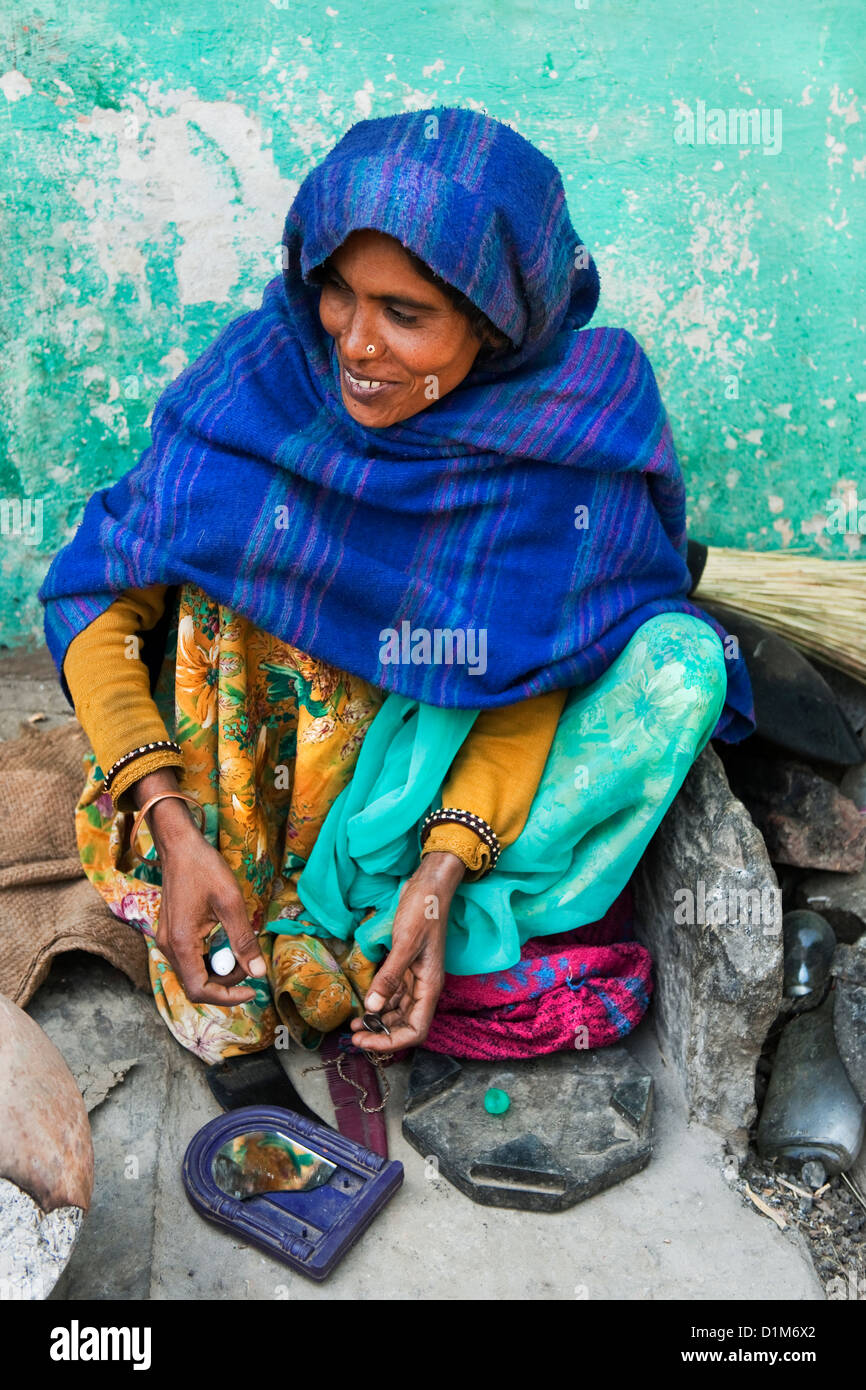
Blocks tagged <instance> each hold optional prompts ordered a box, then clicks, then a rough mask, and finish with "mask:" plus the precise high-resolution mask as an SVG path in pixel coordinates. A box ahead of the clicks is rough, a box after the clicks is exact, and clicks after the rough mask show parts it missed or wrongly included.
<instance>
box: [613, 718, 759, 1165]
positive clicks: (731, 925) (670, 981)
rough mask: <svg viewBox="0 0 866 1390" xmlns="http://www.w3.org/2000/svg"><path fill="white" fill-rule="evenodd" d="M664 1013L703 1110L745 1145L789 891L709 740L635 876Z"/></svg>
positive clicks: (659, 1012)
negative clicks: (780, 882) (779, 880)
mask: <svg viewBox="0 0 866 1390" xmlns="http://www.w3.org/2000/svg"><path fill="white" fill-rule="evenodd" d="M633 887H634V893H635V908H636V919H637V932H638V935H639V936H640V938H641V940H643V941H644V942H645V944H646V945H647V946H648V948H649V950H650V953H651V955H652V957H653V961H654V963H655V981H656V993H655V1003H654V1018H655V1026H656V1030H657V1032H658V1034H659V1040H660V1042H661V1046H662V1050H663V1051H664V1053H665V1054H666V1056H667V1057H668V1059H669V1061H671V1062H672V1063H673V1064H674V1066H675V1067H676V1068H677V1071H678V1073H679V1075H680V1078H681V1082H682V1085H683V1088H684V1090H685V1093H686V1098H687V1101H688V1105H689V1111H690V1115H691V1117H692V1118H695V1119H698V1120H701V1121H702V1122H703V1123H705V1124H707V1125H708V1126H710V1127H711V1128H712V1129H714V1130H716V1132H717V1133H719V1134H721V1135H723V1136H724V1137H725V1139H726V1140H727V1141H728V1143H729V1145H730V1146H731V1147H732V1148H734V1149H735V1150H737V1151H739V1152H741V1153H742V1152H744V1151H745V1148H746V1144H747V1130H748V1127H749V1125H750V1123H751V1121H752V1119H753V1118H754V1115H755V1067H756V1064H757V1061H758V1057H759V1056H760V1053H761V1049H762V1047H763V1044H764V1039H765V1038H766V1035H767V1031H768V1029H769V1027H770V1024H771V1023H772V1022H773V1019H774V1018H775V1016H776V1014H777V1013H778V1010H779V1007H780V1004H781V1000H782V905H781V893H780V890H779V887H778V883H777V881H776V876H775V874H774V873H773V869H772V866H771V864H770V861H769V858H768V856H767V851H766V847H765V845H764V842H763V840H762V838H761V835H760V833H759V832H758V830H757V829H756V827H755V826H754V824H753V823H752V821H751V819H750V818H749V815H748V812H747V811H746V809H745V807H744V806H743V805H742V804H741V803H740V802H739V801H738V800H737V799H736V798H735V797H734V796H733V795H732V793H731V789H730V787H729V784H728V780H727V778H726V776H725V772H724V769H723V767H722V764H721V761H720V759H719V757H718V755H717V754H716V753H715V751H714V750H713V749H712V747H711V746H709V745H708V746H707V747H706V748H705V749H704V751H703V753H702V754H701V755H700V757H699V758H698V759H697V760H696V762H695V763H694V764H693V765H692V767H691V769H690V771H689V774H688V776H687V777H686V780H685V782H684V783H683V785H682V787H681V788H680V791H679V792H678V794H677V796H676V797H675V798H674V801H673V803H672V804H671V807H670V809H669V811H668V813H667V815H666V816H665V818H664V820H663V821H662V823H661V825H660V826H659V828H658V830H657V831H656V833H655V835H654V836H653V839H652V841H651V842H650V844H649V846H648V847H647V850H646V852H645V853H644V855H643V858H642V860H641V862H640V864H639V865H638V868H637V869H636V871H635V875H634V878H633Z"/></svg>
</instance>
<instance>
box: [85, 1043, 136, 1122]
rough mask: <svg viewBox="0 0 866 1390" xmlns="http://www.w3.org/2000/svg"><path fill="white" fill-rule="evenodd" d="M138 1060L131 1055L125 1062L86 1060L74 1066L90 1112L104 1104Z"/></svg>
mask: <svg viewBox="0 0 866 1390" xmlns="http://www.w3.org/2000/svg"><path fill="white" fill-rule="evenodd" d="M137 1061H138V1058H137V1057H131V1058H129V1059H128V1060H126V1061H123V1062H119V1061H113V1062H84V1063H81V1064H80V1065H78V1066H76V1067H75V1068H74V1075H75V1080H76V1083H77V1085H78V1089H79V1090H80V1092H81V1094H82V1096H83V1098H84V1104H85V1105H86V1106H87V1111H88V1114H89V1113H90V1111H91V1110H95V1109H96V1107H97V1105H101V1104H102V1102H103V1101H104V1100H105V1097H106V1096H107V1095H108V1093H109V1091H112V1090H113V1089H114V1087H115V1086H118V1085H119V1084H120V1082H121V1081H122V1080H123V1078H124V1077H125V1076H126V1073H127V1072H128V1071H131V1070H132V1068H133V1067H134V1066H135V1064H136V1062H137Z"/></svg>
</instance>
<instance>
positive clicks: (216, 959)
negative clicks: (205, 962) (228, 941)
mask: <svg viewBox="0 0 866 1390" xmlns="http://www.w3.org/2000/svg"><path fill="white" fill-rule="evenodd" d="M210 968H211V970H212V971H213V973H214V974H215V975H230V974H231V973H232V971H233V970H234V968H235V958H234V956H233V954H232V951H231V947H230V946H220V947H219V948H218V949H217V950H216V951H214V953H213V955H212V956H211V958H210Z"/></svg>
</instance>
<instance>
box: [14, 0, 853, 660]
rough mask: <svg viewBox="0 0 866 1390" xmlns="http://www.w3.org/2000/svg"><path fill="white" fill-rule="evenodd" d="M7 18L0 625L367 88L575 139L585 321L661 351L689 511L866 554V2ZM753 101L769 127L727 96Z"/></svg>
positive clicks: (706, 533) (33, 609)
mask: <svg viewBox="0 0 866 1390" xmlns="http://www.w3.org/2000/svg"><path fill="white" fill-rule="evenodd" d="M0 26H2V34H0V181H2V185H3V188H4V193H5V194H6V199H5V202H6V207H7V211H6V214H5V217H4V234H3V237H2V242H0V246H2V250H0V255H2V258H3V264H2V275H0V300H2V308H0V335H2V336H0V349H2V387H0V390H2V397H0V409H2V414H0V439H2V444H0V505H2V507H3V512H2V518H0V520H2V542H3V548H2V556H3V560H2V567H0V590H2V613H3V626H2V630H0V640H2V641H4V642H6V643H8V644H10V645H16V644H19V643H22V642H25V641H30V640H31V639H32V638H34V637H40V636H41V611H40V606H39V604H38V601H37V599H36V590H37V587H38V585H39V582H40V581H41V578H42V575H43V574H44V571H45V569H46V567H47V563H48V559H49V557H50V556H51V555H52V554H53V553H54V551H55V550H56V549H57V548H58V547H59V546H60V545H61V544H62V543H63V542H64V541H65V540H66V539H67V538H68V537H69V536H70V535H71V534H72V531H73V530H74V528H75V526H76V524H77V522H78V520H79V518H80V515H81V512H82V510H83V506H84V503H85V501H86V499H87V497H88V496H89V495H90V493H91V492H92V491H93V489H94V488H96V487H98V486H101V485H103V484H105V483H107V482H110V481H112V480H113V479H115V478H117V477H119V476H120V475H121V474H122V473H124V472H125V471H126V470H127V469H128V468H129V467H130V466H131V465H132V463H133V462H134V461H135V458H136V457H137V454H138V452H139V450H140V449H142V448H143V447H145V445H146V444H147V442H148V433H147V422H148V418H149V414H150V410H151V408H152V405H153V402H154V400H155V398H156V396H157V395H158V394H159V392H160V390H161V389H162V388H163V387H164V386H165V385H166V384H167V383H168V382H169V381H170V380H171V379H172V378H173V377H174V376H175V375H176V374H177V373H178V371H180V370H181V368H182V367H183V366H184V365H185V363H186V362H187V361H189V360H191V359H192V358H194V357H195V356H196V355H197V354H198V353H199V352H200V351H201V350H202V349H203V348H204V347H205V345H206V344H207V343H208V341H209V340H210V339H211V338H212V337H213V336H214V334H215V333H216V332H217V331H218V330H219V329H220V328H221V327H222V325H223V324H225V323H226V322H227V321H228V320H229V319H231V318H233V317H234V316H236V315H237V314H239V313H241V312H242V311H243V310H245V309H246V308H247V307H249V306H252V305H256V304H257V303H258V302H259V299H260V296H261V292H262V289H263V287H264V284H265V283H266V281H267V280H268V279H269V278H271V276H272V275H273V274H274V273H275V272H276V270H277V268H278V246H279V239H280V234H281V230H282V223H283V219H284V216H285V212H286V209H287V207H288V204H289V202H290V200H291V197H292V195H293V193H294V191H295V189H296V188H297V186H298V183H299V182H300V180H301V178H302V177H303V175H304V174H305V173H306V171H307V170H308V169H309V168H310V167H311V166H312V165H313V164H314V163H315V162H316V161H317V160H318V159H320V158H321V157H322V156H323V155H324V154H325V153H326V152H327V150H328V149H329V148H330V147H331V145H332V144H333V143H334V142H335V140H336V139H337V138H338V136H339V135H340V133H341V132H342V131H343V130H344V129H345V128H346V127H347V126H348V125H349V124H351V122H352V121H353V120H356V119H358V118H359V117H363V116H370V115H384V114H387V113H389V112H393V111H398V110H402V109H405V108H415V107H420V106H427V105H430V104H431V103H436V102H444V103H450V104H459V105H466V106H473V107H476V108H485V109H487V110H488V111H490V113H491V114H492V115H495V116H498V117H500V118H501V119H504V120H509V121H512V122H513V123H514V124H515V125H516V126H517V128H518V129H519V130H521V131H522V132H523V134H525V135H526V136H528V137H529V139H531V140H533V141H534V142H535V143H536V144H537V145H539V146H540V147H541V148H542V149H544V150H545V151H546V152H547V153H548V154H549V155H550V156H551V157H552V158H553V159H554V160H555V161H556V162H557V164H558V165H559V167H560V168H561V170H562V172H563V175H564V177H565V181H566V189H567V192H568V198H569V204H570V208H571V212H572V217H573V220H574V223H575V226H576V227H577V229H578V231H579V232H580V234H581V236H582V237H583V238H584V240H585V241H586V243H587V245H589V246H590V247H591V248H592V250H593V253H594V255H595V256H596V259H597V261H598V264H599V268H600V271H601V278H602V300H601V304H600V307H599V311H598V313H597V316H596V322H597V323H599V324H605V323H610V324H622V325H625V326H626V327H628V328H630V329H631V330H632V332H634V333H635V334H636V335H637V337H638V338H639V339H640V341H641V342H642V343H643V345H644V347H645V348H646V350H647V352H648V353H649V355H650V358H651V360H652V362H653V365H654V367H655V369H656V372H657V375H658V377H659V381H660V384H661V387H662V391H663V395H664V398H665V402H666V404H667V407H668V410H669V413H670V416H671V420H672V424H673V428H674V434H675V438H676V442H677V446H678V450H679V454H680V458H681V461H682V464H683V469H684V472H685V475H686V479H687V484H688V492H689V504H690V525H691V529H692V532H693V534H694V535H696V536H698V537H700V538H701V539H704V540H707V541H710V542H711V543H714V544H728V545H743V546H749V547H753V548H778V547H781V546H789V545H792V544H796V545H801V544H806V545H807V546H808V548H809V549H810V550H812V551H813V552H825V553H827V554H830V555H834V556H838V557H842V556H846V555H851V556H859V557H860V558H861V559H862V558H863V557H864V556H866V541H864V536H863V535H862V534H861V533H860V531H859V530H858V529H857V518H858V513H857V510H856V506H857V502H858V501H859V502H860V503H861V504H862V505H861V506H860V512H859V516H860V517H861V518H862V520H861V524H862V527H863V530H864V531H866V469H864V466H863V454H862V444H861V440H862V436H863V428H862V421H863V418H864V414H866V378H864V372H863V359H864V337H863V334H864V314H866V298H864V278H866V277H864V269H863V266H864V255H863V248H864V234H863V207H864V179H866V144H864V138H863V134H864V124H863V117H862V110H861V95H862V88H863V84H864V63H866V58H864V54H866V11H864V9H863V8H862V7H861V6H860V5H858V4H853V3H849V2H848V0H824V2H823V3H820V0H818V3H809V4H806V5H802V4H798V5H791V4H790V0H758V3H757V4H751V3H745V0H730V3H726V4H722V3H719V0H692V3H690V4H688V5H683V4H682V3H681V0H653V3H649V2H648V0H534V2H533V0H488V3H486V4H482V5H454V4H453V0H429V3H428V4H427V5H426V6H424V7H412V6H405V5H403V4H401V3H398V0H336V3H335V4H333V5H325V4H320V3H316V4H312V3H306V0H297V3H296V0H245V2H244V3H229V0H181V3H179V4H173V5H166V4H165V3H164V0H136V3H135V4H134V5H129V4H120V3H119V0H88V4H87V5H86V6H79V5H73V4H69V3H60V2H59V0H43V3H41V4H39V5H38V6H36V7H34V8H32V9H30V8H29V7H28V6H27V5H26V4H22V3H20V0H17V2H16V3H12V0H0ZM752 108H754V109H756V110H757V112H758V113H759V116H760V117H762V118H763V119H764V126H763V127H761V126H760V123H759V122H756V123H754V124H751V123H748V122H742V123H741V122H740V120H739V118H738V117H736V116H730V117H729V116H728V114H727V113H729V112H732V111H737V110H748V109H752ZM779 136H780V137H781V138H780V139H779ZM842 496H844V497H846V499H847V501H848V503H849V505H848V511H847V516H848V522H847V529H846V530H842V529H841V527H840V526H839V525H838V524H837V527H836V529H835V530H833V529H831V528H828V525H827V520H828V503H829V499H830V498H832V497H842ZM852 501H853V503H854V510H853V512H852V509H851V506H850V503H851V502H852ZM829 510H830V514H831V515H832V509H829ZM852 520H853V523H854V524H853V526H852V525H851V521H852Z"/></svg>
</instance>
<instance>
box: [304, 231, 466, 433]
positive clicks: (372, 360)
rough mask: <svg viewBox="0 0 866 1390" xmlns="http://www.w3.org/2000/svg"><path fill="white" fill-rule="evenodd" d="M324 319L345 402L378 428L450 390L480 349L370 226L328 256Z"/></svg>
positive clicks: (446, 303)
mask: <svg viewBox="0 0 866 1390" xmlns="http://www.w3.org/2000/svg"><path fill="white" fill-rule="evenodd" d="M319 317H320V318H321V320H322V327H323V328H324V329H325V332H326V333H330V335H331V337H332V338H333V339H334V342H335V343H336V347H337V356H338V358H339V362H340V368H341V371H340V383H341V386H342V391H343V404H344V405H345V407H346V409H347V410H348V412H349V414H350V415H351V416H352V418H353V419H355V420H357V421H358V422H359V423H360V424H362V425H369V426H370V427H371V428H373V429H382V428H383V427H384V426H385V425H394V424H396V423H397V422H398V421H399V420H408V419H409V416H410V415H417V413H418V411H419V410H424V409H426V407H427V406H428V405H430V403H431V401H434V400H438V398H439V397H440V396H444V395H445V394H446V393H447V392H448V391H453V390H454V387H455V386H458V385H459V383H460V382H461V381H462V380H463V378H464V377H465V376H466V374H467V372H468V371H469V370H470V368H471V366H472V364H473V362H474V361H475V357H476V354H477V352H478V349H479V348H480V346H481V339H480V338H478V337H477V336H476V335H475V333H474V332H473V331H472V329H471V328H470V326H469V323H468V321H467V319H466V318H465V317H464V316H463V314H461V313H460V312H459V311H458V310H457V309H456V308H455V307H454V305H453V304H452V303H451V301H450V300H449V299H448V298H447V297H446V296H445V295H444V294H443V293H442V291H441V290H440V289H439V288H438V287H437V286H436V285H433V284H431V283H430V281H429V280H425V279H424V277H423V276H422V275H419V274H418V272H417V271H416V270H415V269H414V268H413V266H412V262H411V261H410V260H409V257H408V256H407V255H406V253H405V251H404V250H403V248H402V246H401V245H400V243H399V242H398V241H395V240H394V238H393V237H390V236H386V235H385V233H384V232H375V231H372V230H368V229H365V230H363V231H358V232H352V234H351V236H349V237H347V238H346V240H345V241H344V242H343V244H342V246H340V247H339V248H338V250H336V251H335V252H334V253H333V255H332V256H331V257H330V259H329V262H328V270H327V271H326V279H325V282H324V284H323V286H322V298H321V301H320V304H319ZM370 348H372V352H371V351H369V349H370Z"/></svg>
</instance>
